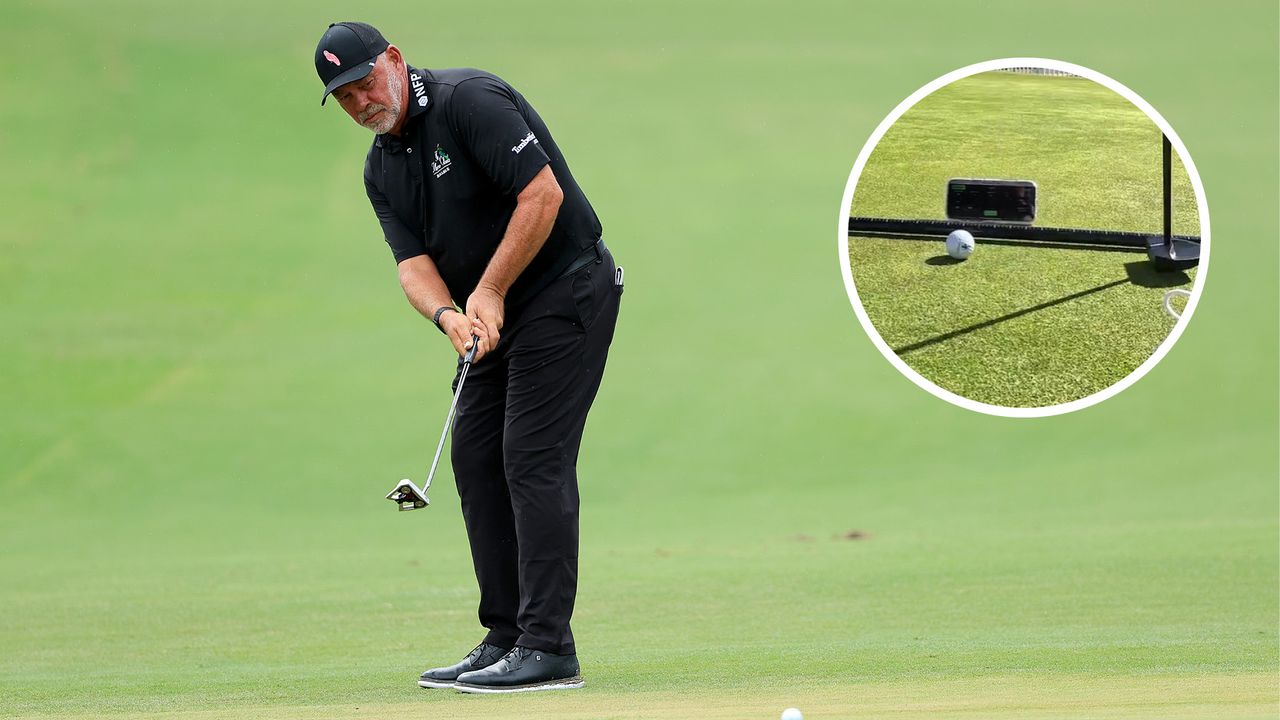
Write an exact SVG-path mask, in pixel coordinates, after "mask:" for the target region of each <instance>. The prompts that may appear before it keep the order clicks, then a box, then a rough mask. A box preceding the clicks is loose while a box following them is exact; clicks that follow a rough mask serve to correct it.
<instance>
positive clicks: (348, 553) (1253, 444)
mask: <svg viewBox="0 0 1280 720" xmlns="http://www.w3.org/2000/svg"><path fill="white" fill-rule="evenodd" d="M1009 8H1017V9H1018V12H1017V13H1001V12H999V11H998V8H996V9H992V12H991V15H990V16H989V17H986V18H977V19H974V18H972V17H971V15H970V12H971V11H972V8H961V7H958V6H954V5H951V4H943V3H938V4H933V5H930V6H928V7H925V8H923V9H920V10H911V11H907V10H905V9H897V8H895V7H893V6H882V7H880V8H878V9H874V10H869V9H858V10H856V11H855V10H854V9H853V8H852V7H851V6H848V5H847V4H845V3H837V2H829V3H827V2H804V3H795V4H789V5H787V6H786V7H783V6H782V5H776V4H773V3H765V2H751V3H746V4H741V3H739V4H735V5H732V6H728V5H725V6H719V5H705V6H704V5H689V4H686V3H674V2H670V3H664V2H659V3H656V4H655V3H644V4H622V3H587V2H569V1H566V0H555V1H553V2H548V3H543V4H540V5H538V6H537V7H536V8H535V7H533V6H525V5H518V6H507V5H499V4H495V3H487V2H481V3H469V4H465V5H464V4H443V5H439V6H433V7H431V8H429V9H428V8H424V7H423V6H421V5H420V4H404V5H398V4H390V3H387V4H377V5H375V6H371V7H369V8H366V9H365V10H364V11H363V12H364V13H365V14H364V18H366V19H368V20H371V21H373V22H376V23H378V24H380V25H381V26H382V27H383V29H384V30H386V32H387V33H388V35H389V36H390V37H391V39H392V40H393V41H396V42H397V43H398V44H400V45H402V46H403V47H405V48H406V54H407V56H408V58H409V59H410V61H411V62H414V63H415V64H419V65H424V66H430V65H437V66H439V65H475V66H480V67H484V68H487V69H491V70H493V71H495V72H498V73H499V74H501V75H504V76H506V77H507V78H508V79H510V80H511V81H512V82H513V83H514V84H516V85H517V86H518V87H520V88H521V90H522V91H524V93H525V94H526V95H527V96H528V97H529V98H530V99H531V101H532V102H533V103H534V104H535V105H536V106H537V107H538V108H539V109H540V111H541V112H542V113H543V115H544V116H545V117H546V119H547V121H548V123H549V124H550V125H551V127H552V128H553V129H554V131H555V132H556V135H557V140H558V142H559V144H560V145H561V147H562V148H563V149H564V150H565V152H566V153H567V154H568V156H569V160H570V162H571V164H572V166H573V168H574V171H575V174H576V175H577V177H578V179H579V181H580V182H581V183H582V185H583V187H584V188H585V189H586V191H587V192H588V194H589V195H590V197H591V198H592V201H593V203H594V204H595V206H596V208H597V210H598V211H599V213H600V215H601V217H602V219H603V221H604V225H605V229H606V236H607V238H608V241H609V243H610V245H611V246H612V247H613V248H614V250H615V253H616V254H617V256H618V257H619V258H620V260H621V261H622V263H623V264H624V265H625V266H626V268H627V271H628V273H627V277H628V291H627V295H626V297H625V299H624V307H623V309H622V319H621V325H620V329H619V334H618V338H617V341H616V343H615V345H614V349H613V353H612V357H611V362H610V367H609V371H608V377H607V378H606V380H605V384H604V387H603V389H602V392H601V396H600V398H599V400H598V402H597V406H596V408H595V409H594V410H593V414H592V420H591V423H590V426H589V429H588V432H587V438H586V443H585V449H584V453H583V457H582V461H581V464H580V476H581V478H582V495H583V508H584V514H583V528H582V536H583V547H582V567H581V578H582V590H581V593H580V595H579V602H578V612H577V615H576V618H575V632H576V634H577V638H578V643H579V647H580V652H581V656H582V659H583V662H584V672H585V674H586V677H587V683H588V684H587V687H586V688H585V689H584V690H582V691H579V692H574V693H561V694H558V695H557V694H547V695H545V696H541V697H527V698H474V697H466V696H461V695H457V694H451V693H439V692H428V691H424V690H419V689H418V688H416V687H415V686H414V684H413V680H414V679H415V678H416V675H417V673H418V672H419V671H420V670H421V669H422V668H423V667H425V666H426V665H427V664H428V663H434V662H442V661H451V660H453V659H456V657H457V656H458V655H459V654H460V653H462V652H465V651H466V650H468V649H469V648H470V647H471V646H472V644H473V643H475V642H476V641H477V640H478V639H479V634H480V633H479V628H478V627H477V625H476V623H475V619H474V606H475V599H476V591H475V587H474V578H473V576H472V571H471V568H470V563H469V560H468V557H467V546H466V541H465V536H464V533H463V530H462V524H461V519H460V516H459V510H458V506H457V498H456V494H455V493H454V491H453V488H452V487H451V484H452V483H451V478H450V475H449V473H448V472H447V469H446V471H445V472H444V473H443V474H442V476H441V477H438V478H437V484H436V488H435V490H434V498H433V504H432V507H431V508H430V509H429V510H427V511H424V512H418V513H411V514H408V515H405V514H398V513H396V512H394V510H393V509H392V507H391V505H390V503H387V502H386V501H385V500H383V499H382V495H383V494H384V493H385V492H386V491H387V489H388V488H389V487H390V485H391V484H392V483H394V481H395V480H397V479H399V478H401V477H404V476H406V475H411V476H413V477H414V478H415V479H421V476H422V473H423V472H425V470H426V465H427V463H428V462H429V460H430V453H431V452H432V450H433V446H434V441H435V437H434V436H435V433H436V432H437V430H438V425H437V423H438V422H440V419H441V416H442V415H443V413H444V411H445V409H446V407H447V404H448V401H449V390H448V381H449V379H450V367H451V365H452V362H453V361H452V358H451V357H450V354H449V352H448V350H447V348H446V346H445V345H444V344H443V342H442V339H441V338H440V336H439V334H438V333H437V332H436V331H435V330H434V329H433V328H431V327H430V326H429V325H428V324H427V323H426V322H425V321H423V320H422V319H420V318H417V317H415V316H414V314H413V312H412V311H411V310H410V309H409V308H408V307H407V305H406V304H405V302H404V300H403V297H402V296H401V293H400V291H399V289H398V288H397V287H396V282H395V274H394V271H393V267H392V265H391V260H390V257H389V253H388V252H387V250H386V248H385V246H384V244H383V241H382V239H381V237H380V236H379V233H378V229H377V226H376V223H375V222H374V219H373V216H372V213H371V211H370V210H369V208H368V207H367V203H366V201H365V199H364V197H363V189H362V187H361V184H360V179H359V169H360V163H361V160H362V158H363V152H364V148H365V147H367V143H368V136H367V134H366V133H365V131H363V130H361V129H360V128H357V127H355V126H354V125H352V124H351V123H350V121H349V120H348V119H346V118H345V117H344V116H342V115H341V113H340V112H339V111H338V110H337V109H336V108H334V107H331V106H330V107H326V108H324V109H323V110H322V109H321V108H319V107H318V104H317V102H316V99H317V95H318V90H319V86H318V84H317V81H316V79H315V78H314V76H313V71H312V68H311V67H310V64H309V63H310V57H311V53H312V49H313V43H314V41H315V38H316V37H317V34H318V33H319V32H320V31H321V30H322V29H323V27H324V25H325V24H326V23H328V22H331V21H333V20H335V19H341V18H349V17H352V12H353V11H352V10H351V8H350V7H348V6H345V5H338V4H321V5H319V6H317V5H316V4H315V3H284V4H274V3H272V4H263V3H252V4H249V3H238V2H232V3H230V4H221V5H218V6H216V7H215V6H208V7H203V8H198V9H190V8H184V10H183V11H182V12H181V13H179V12H177V11H176V10H175V9H173V8H172V7H171V6H169V5H166V4H162V3H157V2H148V1H144V0H135V1H131V2H115V3H111V4H109V5H102V4H89V3H81V2H74V1H71V0H59V1H57V2H40V3H35V2H17V3H9V4H7V5H6V6H5V8H4V10H3V11H0V15H3V18H4V20H5V22H4V23H0V41H2V42H0V47H4V48H6V50H5V51H3V52H5V53H8V55H6V56H5V59H7V60H8V61H9V63H8V65H9V66H10V67H13V66H16V65H19V64H21V66H22V72H14V73H9V74H7V75H6V76H5V80H4V81H3V82H4V83H5V85H4V87H5V89H6V93H5V97H6V102H5V103H3V104H0V190H2V191H3V196H4V197H5V221H4V222H3V223H0V336H3V337H4V338H5V344H4V351H3V352H0V378H3V379H4V384H3V388H4V389H3V393H2V394H0V397H3V403H4V405H3V407H4V410H5V412H4V413H3V414H2V415H0V547H2V548H4V550H3V552H0V579H2V580H0V678H3V680H2V681H0V716H6V717H8V716H12V717H46V718H47V717H81V718H87V717H108V718H124V717H187V718H214V717H227V718H230V717H255V718H304V717H305V718H333V717H370V718H386V717H410V716H412V717H423V716H429V717H459V716H470V715H473V714H483V715H485V716H487V717H495V718H502V717H521V718H554V717H573V718H601V717H604V718H654V717H662V718H668V717H711V718H748V717H757V718H769V717H776V716H777V714H778V713H779V712H780V711H781V709H782V708H784V707H787V706H790V705H795V706H798V707H800V708H802V709H805V710H806V717H807V718H810V719H811V720H814V719H820V718H848V717H901V718H908V717H926V716H927V717H938V716H951V717H973V718H1025V717H1046V718H1047V717H1099V718H1103V717H1105V718H1137V717H1143V718H1168V717H1185V718H1200V717H1233V718H1255V717H1274V716H1276V714H1277V712H1276V710H1277V705H1276V703H1277V699H1278V693H1277V688H1276V684H1277V680H1278V673H1277V628H1276V618H1277V614H1278V613H1280V604H1278V601H1277V593H1276V587H1277V582H1280V572H1277V562H1278V551H1277V541H1278V540H1280V534H1278V529H1277V515H1276V507H1277V503H1278V497H1277V487H1276V477H1277V475H1278V474H1280V468H1278V467H1277V459H1276V457H1275V451H1274V447H1275V438H1276V436H1277V430H1278V427H1280V423H1278V422H1277V409H1276V406H1275V398H1276V396H1277V383H1276V377H1277V371H1276V370H1277V338H1276V328H1277V327H1278V326H1280V322H1278V321H1277V307H1276V299H1277V283H1276V278H1275V273H1274V268H1275V267H1276V259H1277V252H1276V244H1275V243H1274V232H1273V227H1274V222H1273V221H1274V218H1273V217H1271V213H1270V211H1269V210H1267V211H1266V212H1264V211H1263V209H1264V208H1270V207H1273V204H1274V198H1275V197H1276V195H1277V173H1276V167H1275V166H1274V158H1275V157H1276V156H1277V152H1276V151H1277V147H1276V146H1277V136H1278V135H1280V133H1277V124H1278V123H1277V119H1276V117H1275V105H1276V104H1275V102H1274V97H1272V96H1268V95H1267V94H1266V93H1267V92H1269V91H1268V90H1266V89H1267V88H1271V89H1274V88H1275V87H1277V81H1276V63H1275V62H1274V56H1275V37H1276V32H1275V31H1276V26H1277V22H1276V9H1275V8H1273V7H1270V6H1267V7H1260V8H1256V9H1252V10H1246V9H1242V10H1240V11H1239V12H1236V13H1231V14H1230V16H1231V18H1232V22H1235V23H1237V25H1233V26H1232V27H1230V28H1229V29H1219V28H1216V27H1215V26H1214V25H1213V24H1212V23H1206V22H1204V20H1203V14H1202V13H1201V12H1200V11H1199V10H1198V9H1197V8H1195V7H1193V6H1187V7H1186V8H1177V7H1173V6H1171V7H1168V8H1165V9H1163V10H1162V12H1161V13H1160V14H1155V15H1153V14H1152V13H1151V12H1150V10H1149V9H1147V8H1137V7H1134V8H1132V9H1131V8H1128V7H1127V6H1124V5H1117V4H1115V3H1106V4H1102V3H1097V4H1093V3H1083V4H1073V5H1071V6H1070V7H1069V8H1066V9H1063V10H1059V11H1055V12H1051V11H1049V10H1045V9H1041V8H1039V7H1038V6H1037V7H1034V8H1029V7H1028V6H1026V5H1025V4H1019V5H1016V6H1015V5H1012V4H1010V5H1009ZM1028 13H1030V15H1031V16H1030V17H1028ZM1224 16H1225V14H1224ZM921 17H928V18H930V22H928V23H920V22H919V20H920V18H921ZM1104 20H1105V21H1104ZM904 27H910V28H912V32H907V33H904V32H902V30H903V28H904ZM1228 30H1229V31H1228ZM957 33H960V34H961V35H964V36H965V37H966V38H967V40H968V42H966V43H959V44H958V43H955V42H952V41H951V40H952V39H953V38H954V37H955V36H956V34H957ZM1170 36H1179V37H1192V36H1194V37H1197V38H1198V39H1199V41H1200V45H1199V52H1197V53H1195V54H1188V53H1187V52H1186V48H1185V47H1184V46H1173V45H1170V44H1167V43H1165V42H1163V41H1162V40H1161V39H1160V38H1163V37H1170ZM1033 50H1034V51H1035V52H1037V53H1043V54H1047V55H1051V56H1053V55H1056V56H1059V57H1064V58H1067V59H1070V60H1073V61H1076V62H1081V63H1083V64H1086V65H1090V66H1093V67H1097V68H1098V69H1100V70H1103V71H1105V72H1108V73H1109V74H1112V75H1115V76H1117V77H1121V78H1122V79H1124V80H1125V81H1126V82H1128V83H1129V84H1130V85H1131V86H1133V87H1134V88H1135V89H1137V90H1138V91H1139V92H1141V93H1143V95H1144V96H1146V97H1147V98H1148V99H1149V100H1151V101H1152V102H1153V103H1154V104H1155V105H1156V106H1157V107H1159V108H1160V109H1161V110H1162V111H1163V112H1165V114H1166V115H1167V116H1169V118H1170V119H1171V121H1172V122H1173V123H1174V125H1175V126H1176V127H1177V128H1178V130H1179V132H1180V133H1181V134H1182V136H1183V138H1184V139H1185V140H1186V142H1187V145H1188V146H1189V147H1190V148H1191V150H1192V152H1193V153H1195V157H1196V160H1197V164H1198V166H1199V167H1200V170H1201V172H1202V174H1203V175H1204V178H1205V183H1206V186H1207V187H1208V189H1209V196H1210V201H1211V203H1212V205H1211V206H1212V209H1213V211H1214V213H1215V214H1214V222H1215V225H1214V230H1215V234H1214V237H1215V242H1219V244H1218V245H1216V246H1215V252H1214V257H1213V270H1212V279H1211V280H1210V285H1209V288H1208V290H1207V291H1206V294H1205V297H1204V302H1203V303H1202V305H1201V307H1200V309H1199V311H1198V312H1197V314H1196V317H1195V319H1194V321H1193V322H1192V323H1191V325H1190V326H1189V327H1188V329H1187V332H1186V333H1185V334H1184V336H1183V339H1182V341H1181V342H1180V343H1179V345H1178V347H1177V348H1176V349H1175V351H1174V352H1173V353H1171V354H1170V355H1169V357H1168V358H1167V359H1166V360H1165V362H1163V363H1162V364H1161V365H1160V366H1159V367H1158V368H1156V369H1155V370H1154V371H1153V372H1152V373H1151V374H1150V375H1149V376H1148V377H1147V378H1146V379H1144V380H1143V381H1142V382H1140V383H1138V384H1137V385H1135V386H1134V387H1133V388H1131V389H1129V390H1128V391H1126V392H1125V393H1123V394H1121V395H1120V396H1118V397H1116V398H1114V399H1112V400H1110V401H1108V402H1107V403H1104V404H1102V405H1099V406H1096V407H1094V408H1091V409H1089V410H1087V411H1082V412H1079V413H1073V414H1070V415H1066V416H1061V417H1056V418H1051V419H1045V420H1037V421H1022V422H1018V421H1012V420H1008V419H1004V418H994V417H988V416H981V415H975V414H973V413H968V412H965V411H962V410H960V409H958V408H955V407H952V406H950V405H948V404H946V403H942V402H939V401H937V400H936V399H934V398H932V397H930V396H929V395H927V394H926V393H923V392H921V391H919V390H918V389H917V388H915V387H914V386H913V385H912V384H911V383H909V382H907V381H906V380H905V379H903V378H902V377H901V376H900V375H899V374H898V373H897V372H896V371H895V370H894V369H893V368H892V367H890V366H889V365H888V364H887V363H885V362H884V360H883V358H881V357H880V356H879V354H878V353H877V352H876V351H875V349H874V347H873V346H872V345H871V343H870V342H869V341H868V340H867V338H866V337H865V336H864V335H863V333H862V332H861V331H860V330H859V328H858V326H857V323H856V321H855V320H854V319H853V317H852V313H851V312H850V308H849V305H848V300H847V298H846V295H845V291H844V288H843V285H842V283H841V280H840V262H841V259H840V258H838V257H837V254H836V253H835V252H834V245H835V243H836V241H837V237H836V236H835V233H834V232H833V230H834V227H833V225H834V223H833V221H834V220H835V219H836V218H837V216H838V215H840V214H842V212H843V209H842V208H840V207H839V204H840V201H839V197H840V192H841V188H842V187H843V185H844V182H845V179H846V177H847V174H848V170H849V167H850V166H851V165H852V163H853V160H854V157H855V156H856V153H857V151H858V149H859V148H860V147H861V145H862V142H863V141H864V139H865V138H866V137H867V136H868V135H869V134H870V132H871V131H872V129H873V128H874V127H875V125H876V123H878V122H879V120H880V119H881V118H882V117H883V116H884V115H885V113H887V112H888V111H889V110H890V109H891V108H892V107H893V106H894V105H895V104H896V103H897V102H898V101H899V100H901V98H902V97H905V96H906V95H907V94H908V93H909V92H910V91H911V90H913V89H914V88H916V87H919V86H920V85H921V84H923V83H924V82H927V81H928V80H929V79H931V78H933V77H936V76H938V75H940V74H942V73H944V72H946V71H948V70H951V69H953V68H954V67H957V66H960V65H963V64H966V63H969V62H972V61H976V60H980V59H984V58H986V57H992V56H996V55H999V54H1006V55H1016V54H1026V53H1029V52H1031V51H1033ZM1260 89H1261V90H1260ZM1228 107H1229V108H1234V109H1235V110H1234V111H1233V112H1232V113H1230V114H1224V113H1223V112H1221V111H1220V109H1221V108H1228ZM1259 158H1264V159H1269V160H1267V161H1266V162H1260V161H1259ZM903 247H904V248H905V247H908V246H906V245H904V246H903ZM980 250H982V251H984V253H985V251H986V250H987V248H981V249H980ZM975 259H977V258H976V257H975ZM963 267H964V268H966V269H967V268H968V267H969V266H967V265H966V266H963ZM974 267H976V265H975V266H974ZM951 269H953V270H954V269H957V268H951ZM1192 378H1194V382H1189V381H1188V380H1189V379H1192ZM1157 421H1159V422H1167V423H1171V424H1172V425H1173V427H1174V428H1175V429H1174V430H1173V431H1171V432H1162V433H1157V432H1153V431H1152V427H1153V423H1154V422H1157ZM1170 434H1176V441H1175V442H1173V443H1172V444H1171V443H1170V442H1169V438H1168V435H1170ZM854 529H857V530H861V531H863V532H864V533H866V536H865V537H864V538H863V539H859V540H847V539H844V536H845V534H846V533H848V532H849V531H850V530H854Z"/></svg>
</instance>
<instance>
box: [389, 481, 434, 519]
mask: <svg viewBox="0 0 1280 720" xmlns="http://www.w3.org/2000/svg"><path fill="white" fill-rule="evenodd" d="M387 499H388V500H390V501H391V502H393V503H395V504H396V505H398V506H400V511H401V512H404V511H405V510H417V509H418V508H424V507H426V506H428V505H430V504H431V501H430V500H428V499H427V496H426V495H424V494H422V491H420V490H418V487H417V486H416V485H414V484H413V481H412V480H409V479H408V478H405V479H404V480H401V481H400V484H398V485H396V487H395V489H394V490H392V491H391V492H389V493H387Z"/></svg>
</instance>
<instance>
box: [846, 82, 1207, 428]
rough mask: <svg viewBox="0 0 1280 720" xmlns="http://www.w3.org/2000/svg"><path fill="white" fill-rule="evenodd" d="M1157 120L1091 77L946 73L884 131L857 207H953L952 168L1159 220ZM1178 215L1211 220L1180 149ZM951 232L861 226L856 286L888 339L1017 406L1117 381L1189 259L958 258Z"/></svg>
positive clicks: (1057, 208) (1135, 228)
mask: <svg viewBox="0 0 1280 720" xmlns="http://www.w3.org/2000/svg"><path fill="white" fill-rule="evenodd" d="M1159 138H1160V131H1159V129H1158V128H1157V127H1156V126H1155V124H1154V123H1153V122H1151V120H1150V119H1148V118H1147V116H1146V115H1145V114H1143V112H1142V111H1141V110H1139V109H1138V108H1136V107H1134V106H1133V105H1132V104H1130V103H1129V101H1127V100H1125V99H1124V98H1122V97H1120V96H1119V95H1117V94H1115V93H1113V92H1112V91H1111V90H1109V89H1107V88H1105V87H1103V86H1101V85H1099V84H1097V83H1094V82H1092V81H1090V80H1085V79H1083V78H1074V77H1052V76H1032V75H1018V74H1012V73H1002V72H988V73H982V74H979V75H974V76H970V77H967V78H964V79H962V80H959V81H956V82H954V83H951V84H949V85H947V86H946V87H944V88H941V89H939V90H938V91H937V92H935V93H933V94H931V95H929V96H928V97H926V98H924V99H923V100H921V101H920V102H919V103H917V104H916V105H915V106H913V107H912V108H911V109H910V110H908V111H907V112H906V113H905V114H904V115H903V116H902V117H901V118H900V119H899V120H898V121H897V122H896V123H894V125H893V126H892V127H891V128H890V129H889V131H888V132H886V133H885V135H884V137H883V138H882V139H881V141H880V143H879V144H878V145H877V146H876V148H875V150H874V152H872V154H871V157H870V158H869V160H868V162H867V165H866V168H865V169H864V171H863V174H862V175H861V177H860V178H859V181H858V187H857V191H856V193H855V196H854V200H853V207H852V209H851V214H853V215H866V216H874V217H891V218H909V219H929V218H941V217H943V216H944V215H945V210H944V207H943V206H944V192H943V188H944V187H945V185H946V182H947V180H948V179H950V178H955V177H993V178H1017V179H1024V180H1033V181H1035V182H1036V183H1037V185H1038V189H1039V191H1038V206H1039V207H1038V212H1037V219H1036V224H1037V225H1041V226H1050V227H1078V228H1087V229H1103V228H1105V229H1113V230H1124V231H1131V232H1147V233H1151V234H1158V233H1159V232H1160V228H1161V217H1162V200H1161V198H1162V195H1163V194H1162V191H1161V185H1160V183H1161V178H1160V153H1161V150H1160V140H1159ZM1174 177H1175V178H1176V182H1175V183H1174V213H1175V214H1174V216H1175V219H1176V223H1175V231H1176V232H1181V233H1187V234H1199V232H1200V229H1199V220H1198V218H1197V217H1196V210H1195V195H1194V190H1193V189H1192V188H1191V183H1190V180H1189V178H1188V176H1187V173H1186V171H1185V169H1184V168H1183V167H1182V164H1181V161H1180V160H1179V159H1178V158H1177V156H1176V154H1175V167H1174ZM946 261H947V258H946V253H945V249H944V247H943V244H942V243H941V242H922V241H901V240H885V239H876V238H869V237H865V236H851V237H850V239H849V262H850V264H851V269H852V271H853V277H854V284H855V286H856V287H857V292H858V298H859V301H860V302H861V303H862V305H863V308H864V309H865V310H866V312H867V316H868V318H869V319H870V320H871V322H872V324H873V325H874V326H875V328H876V331H877V332H878V333H879V334H880V336H881V337H882V338H883V339H884V341H885V342H886V343H887V344H888V345H889V346H890V347H891V348H892V349H893V350H894V351H895V352H896V353H897V354H898V356H899V357H900V358H902V360H903V361H905V362H906V363H907V365H909V366H910V367H911V368H912V369H914V370H915V371H916V372H918V373H920V375H921V376H923V377H925V378H927V379H928V380H930V381H932V382H933V383H934V384H936V385H938V386H940V387H942V388H944V389H946V390H950V391H951V392H953V393H955V394H957V395H960V396H962V397H966V398H970V399H972V400H977V401H979V402H983V403H987V404H990V405H1000V406H1005V407H1044V406H1050V405H1058V404H1062V403H1066V402H1070V401H1073V400H1078V399H1080V398H1084V397H1087V396H1089V395H1092V394H1094V393H1097V392H1099V391H1101V390H1104V389H1105V388H1108V387H1110V386H1111V385H1114V384H1115V383H1117V382H1119V381H1120V380H1122V379H1124V378H1125V377H1126V376H1127V375H1129V374H1130V373H1131V372H1133V370H1134V369H1136V368H1137V367H1138V366H1139V365H1141V364H1142V363H1143V362H1144V361H1145V360H1146V359H1147V358H1148V357H1150V356H1151V354H1152V353H1154V352H1155V350H1156V348H1157V347H1158V346H1159V345H1160V343H1161V342H1163V341H1164V339H1165V337H1166V336H1167V335H1168V333H1169V331H1170V330H1171V329H1172V328H1173V325H1174V323H1173V321H1172V319H1170V318H1169V317H1168V316H1167V315H1166V314H1165V313H1164V311H1163V309H1162V300H1163V295H1164V293H1165V292H1166V291H1167V290H1168V289H1170V288H1173V287H1184V288H1186V289H1190V287H1191V281H1192V277H1193V276H1194V272H1192V273H1191V274H1166V275H1160V274H1157V273H1153V272H1151V271H1150V270H1148V269H1147V266H1145V257H1144V256H1142V255H1136V254H1133V255H1131V254H1121V253H1111V252H1100V251H1096V250H1093V251H1091V250H1072V249H1046V248H1035V247H1026V246H1015V247H1011V246H1007V245H991V244H981V243H980V247H979V248H978V249H977V252H976V253H975V254H974V256H973V258H972V259H971V260H969V261H967V262H965V263H963V264H949V263H947V262H946Z"/></svg>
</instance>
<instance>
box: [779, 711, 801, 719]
mask: <svg viewBox="0 0 1280 720" xmlns="http://www.w3.org/2000/svg"><path fill="white" fill-rule="evenodd" d="M782 720H804V715H801V714H800V711H799V710H797V709H795V708H787V709H786V710H783V711H782Z"/></svg>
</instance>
